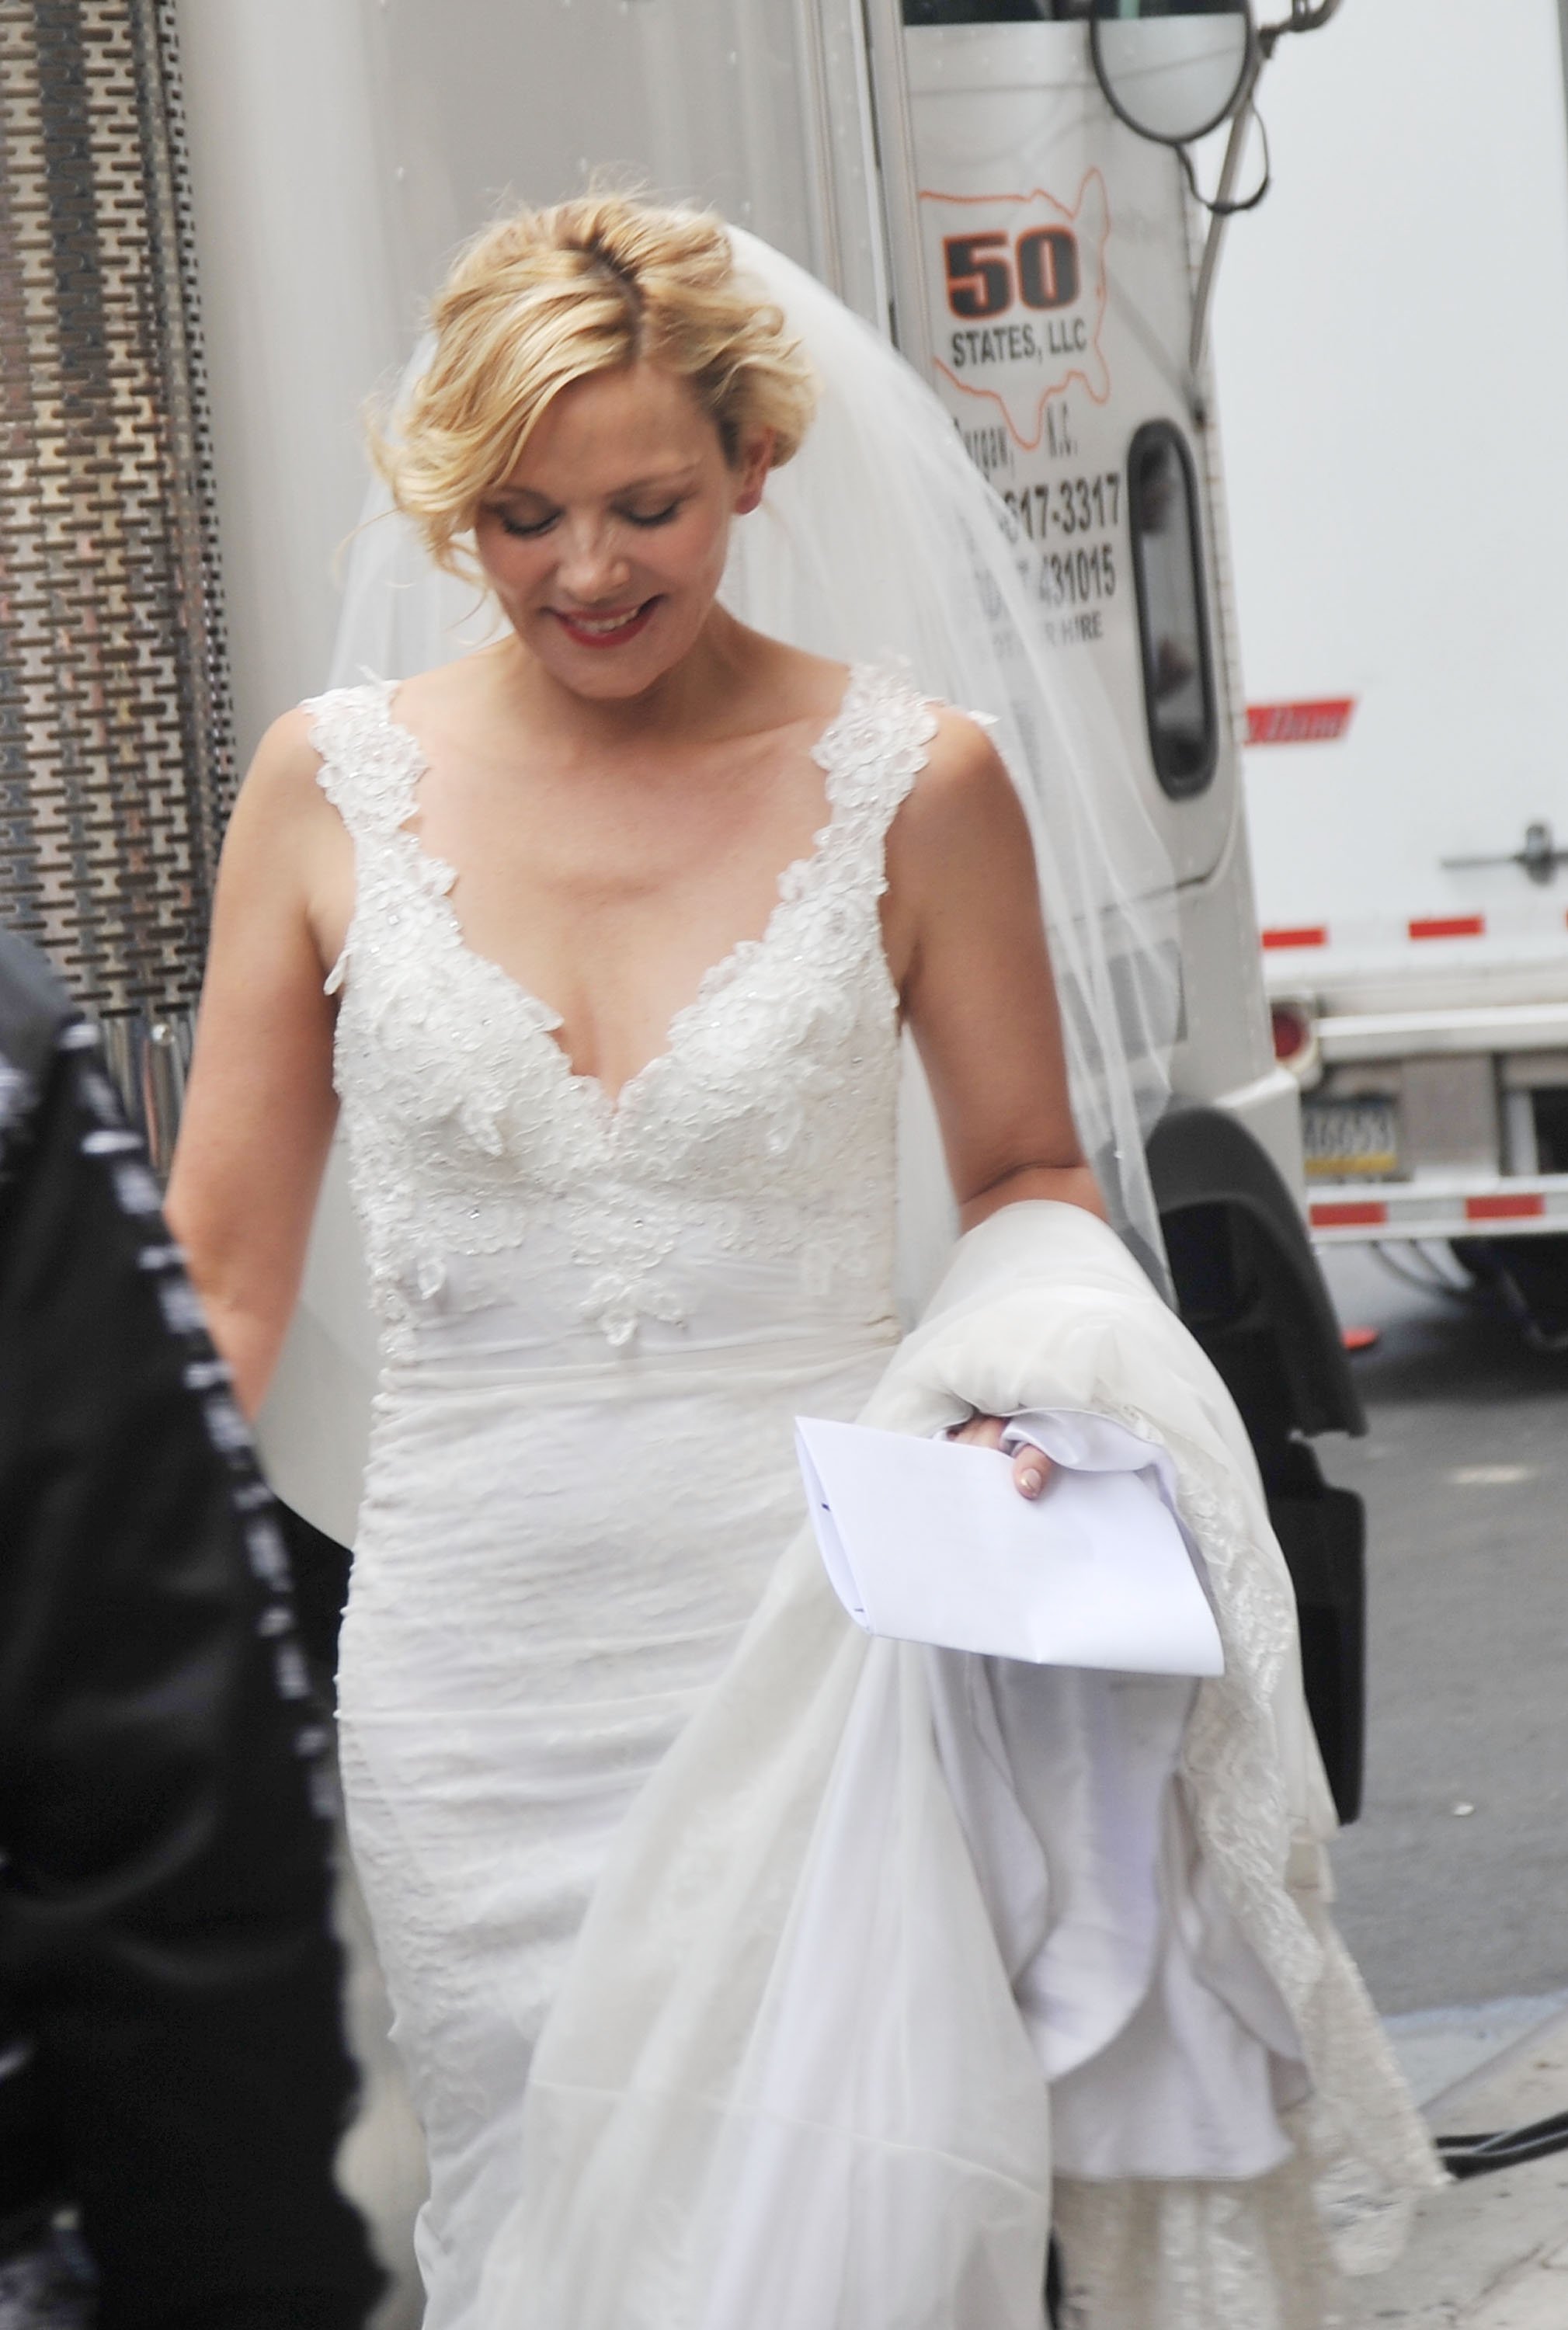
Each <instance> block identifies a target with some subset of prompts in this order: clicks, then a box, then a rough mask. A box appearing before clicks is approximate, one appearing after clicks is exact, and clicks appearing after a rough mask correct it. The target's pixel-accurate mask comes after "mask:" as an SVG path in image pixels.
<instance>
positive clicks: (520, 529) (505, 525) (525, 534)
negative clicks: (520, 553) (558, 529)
mask: <svg viewBox="0 0 1568 2330" xmlns="http://www.w3.org/2000/svg"><path fill="white" fill-rule="evenodd" d="M560 515H561V513H560V511H559V510H552V511H551V513H550V516H548V517H535V518H520V517H512V516H508V514H507V512H506V511H505V510H493V511H492V512H491V516H493V517H494V518H496V521H497V522H498V524H499V526H500V528H501V531H502V533H503V534H514V535H520V536H521V537H522V538H523V540H524V541H525V542H530V541H532V540H533V538H534V535H539V534H548V533H549V531H550V529H551V527H552V526H553V525H554V524H555V521H556V519H557V518H558V517H559V516H560Z"/></svg>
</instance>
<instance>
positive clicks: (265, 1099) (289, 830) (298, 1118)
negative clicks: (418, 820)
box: [168, 713, 353, 1416]
mask: <svg viewBox="0 0 1568 2330" xmlns="http://www.w3.org/2000/svg"><path fill="white" fill-rule="evenodd" d="M352 879H353V875H352V863H351V857H350V848H349V843H348V838H347V836H346V835H345V833H344V831H343V829H342V827H341V825H340V824H339V822H338V819H337V817H336V813H335V810H333V809H332V808H331V807H330V806H329V804H328V803H327V802H326V800H325V799H324V798H323V796H322V794H321V793H320V791H319V790H318V788H317V786H316V754H315V753H314V752H313V751H312V749H311V747H310V744H309V742H308V738H307V729H306V722H305V718H304V715H302V714H299V713H290V714H288V715H287V716H286V717H285V718H284V719H282V720H280V721H279V722H278V723H277V724H276V725H274V726H273V727H272V728H271V729H269V731H268V734H267V735H266V736H265V737H264V738H263V739H262V743H261V746H260V751H259V752H258V753H257V755H256V759H255V761H254V762H253V763H252V766H251V769H250V774H249V775H248V776H247V778H246V780H245V783H244V786H243V788H242V790H241V794H240V799H239V801H238V803H237V804H236V807H235V810H234V815H233V819H232V820H231V825H230V828H229V836H228V839H227V841H226V842H225V844H224V848H223V858H222V867H221V868H220V871H219V876H218V893H217V900H216V905H215V908H214V913H213V941H212V948H211V952H210V953H209V956H208V961H207V978H206V984H205V987H204V989H203V996H202V1010H201V1018H200V1021H199V1023H198V1027H197V1032H196V1051H195V1058H194V1063H193V1066H192V1072H191V1082H190V1088H189V1092H188V1094H187V1096H186V1101H185V1112H184V1122H183V1125H182V1129H181V1133H180V1141H179V1147H178V1150H177V1151H176V1153H175V1167H174V1173H173V1176H172V1178H171V1179H170V1182H169V1190H168V1216H169V1220H170V1222H171V1224H172V1226H173V1228H174V1232H175V1236H176V1237H177V1238H178V1239H179V1241H180V1243H181V1245H182V1246H184V1248H185V1251H186V1254H187V1255H188V1257H189V1262H190V1269H191V1275H192V1277H193V1278H194V1281H195V1283H196V1286H197V1288H198V1290H199V1292H200V1293H201V1295H202V1298H203V1302H204V1304H205V1306H206V1312H207V1318H208V1323H209V1325H210V1327H211V1330H212V1333H213V1340H214V1341H215V1342H216V1344H217V1345H218V1348H219V1350H221V1351H222V1354H223V1356H224V1358H225V1359H227V1360H228V1361H229V1364H230V1366H231V1368H232V1369H233V1371H234V1380H235V1388H236V1391H237V1393H238V1396H239V1398H240V1401H241V1406H242V1407H244V1408H245V1410H246V1411H247V1413H248V1414H250V1415H252V1416H253V1415H254V1414H255V1412H256V1410H257V1408H258V1407H260V1404H261V1401H262V1399H263V1397H265V1395H266V1390H267V1386H268V1383H269V1380H270V1378H271V1374H272V1369H273V1368H274V1366H275V1365H276V1362H277V1359H278V1353H279V1348H280V1347H281V1344H282V1341H283V1336H284V1332H285V1331H286V1329H287V1327H288V1320H289V1315H290V1313H291V1312H292V1311H293V1308H294V1302H295V1298H296V1296H297V1295H298V1291H299V1277H300V1272H301V1270H302V1268H303V1265H304V1260H305V1246H306V1240H307V1237H308V1236H309V1232H310V1222H311V1217H312V1214H313V1212H314V1210H315V1205H316V1191H317V1189H318V1187H319V1185H320V1180H321V1174H322V1169H323V1166H324V1164H325V1162H326V1151H327V1144H328V1142H329V1141H330V1140H331V1137H332V1128H333V1124H334V1122H335V1118H336V1113H337V1102H336V1096H335V1093H334V1091H333V1087H332V1033H333V1024H334V1018H335V1007H334V1006H333V1004H332V1002H331V1001H330V999H328V998H327V997H326V996H325V995H324V994H323V992H322V980H323V961H324V956H325V958H326V960H327V961H330V960H331V957H330V955H329V954H327V953H326V948H327V946H329V945H330V942H331V937H332V934H333V924H334V923H338V924H339V925H341V923H344V922H345V921H346V905H345V901H346V899H347V897H348V896H349V895H351V886H352Z"/></svg>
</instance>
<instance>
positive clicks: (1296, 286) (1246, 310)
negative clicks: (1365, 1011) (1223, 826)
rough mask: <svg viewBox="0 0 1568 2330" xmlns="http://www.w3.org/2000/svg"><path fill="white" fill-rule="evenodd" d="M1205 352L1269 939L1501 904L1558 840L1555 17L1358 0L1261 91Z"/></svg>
mask: <svg viewBox="0 0 1568 2330" xmlns="http://www.w3.org/2000/svg"><path fill="white" fill-rule="evenodd" d="M1261 102H1262V109H1263V112H1264V114H1265V116H1266V118H1267V121H1268V125H1269V131H1270V139H1271V141H1272V145H1273V151H1274V166H1275V185H1274V189H1273V192H1272V193H1271V194H1270V195H1269V197H1268V200H1267V201H1266V203H1265V204H1264V205H1263V207H1262V208H1261V211H1259V212H1258V213H1256V214H1255V215H1254V216H1252V217H1246V218H1241V219H1238V220H1237V221H1236V222H1235V223H1234V224H1233V227H1232V229H1231V232H1230V237H1229V242H1228V247H1227V251H1226V256H1225V262H1224V269H1223V276H1222V279H1221V285H1220V292H1219V299H1218V306H1217V311H1216V317H1215V346H1216V355H1217V360H1218V369H1219V382H1220V391H1221V396H1222V404H1223V423H1224V437H1225V452H1226V469H1227V476H1228V479H1229V486H1230V498H1231V515H1232V523H1233V535H1234V545H1235V564H1236V579H1237V599H1238V605H1239V614H1240V629H1241V640H1242V658H1243V668H1244V672H1245V678H1246V687H1247V693H1248V696H1249V697H1250V698H1251V700H1252V701H1254V702H1257V701H1260V700H1262V701H1276V700H1281V699H1287V700H1288V699H1295V698H1300V697H1311V696H1342V695H1354V696H1358V697H1359V698H1360V709H1359V712H1358V713H1357V715H1356V718H1355V725H1354V727H1353V728H1352V731H1351V734H1350V736H1349V738H1348V739H1347V740H1346V742H1345V743H1344V744H1322V745H1308V746H1285V747H1276V748H1272V749H1268V750H1261V751H1256V752H1254V753H1251V754H1250V755H1249V762H1250V766H1249V770H1248V815H1249V820H1250V824H1251V828H1252V838H1253V848H1254V859H1255V864H1256V868H1257V874H1258V882H1259V890H1260V905H1261V913H1262V917H1263V920H1264V922H1265V923H1296V922H1308V923H1314V922H1317V921H1318V920H1320V919H1323V918H1324V917H1325V916H1327V917H1328V918H1330V919H1332V918H1333V916H1334V915H1335V914H1336V913H1337V912H1338V913H1340V914H1347V913H1365V914H1377V913H1383V912H1389V913H1392V914H1397V915H1403V914H1406V913H1412V914H1415V913H1443V912H1445V911H1446V912H1452V911H1459V910H1465V909H1473V908H1475V907H1485V906H1488V905H1497V904H1498V903H1507V902H1511V901H1513V900H1514V899H1515V898H1516V895H1518V894H1519V893H1520V892H1521V891H1522V890H1523V888H1524V884H1523V879H1522V876H1520V875H1519V874H1518V873H1517V872H1516V870H1514V869H1511V868H1509V869H1504V870H1503V871H1501V872H1499V873H1497V874H1478V875H1459V874H1454V873H1448V872H1444V871H1443V870H1442V869H1441V867H1440V865H1439V862H1438V861H1439V860H1440V858H1441V857H1448V856H1460V855H1464V854H1467V853H1470V852H1473V853H1476V854H1482V853H1485V852H1488V851H1493V850H1497V851H1507V850H1512V849H1516V848H1518V847H1519V846H1520V843H1521V841H1522V839H1523V835H1524V828H1525V822H1526V820H1527V819H1529V818H1532V817H1547V818H1551V819H1554V820H1555V822H1556V824H1557V826H1558V828H1559V829H1560V830H1561V831H1562V832H1563V833H1564V834H1568V654H1565V652H1564V648H1565V642H1568V141H1565V137H1564V128H1563V58H1562V53H1561V50H1560V45H1559V24H1558V16H1557V9H1556V6H1555V5H1554V0H1507V5H1506V6H1499V5H1493V6H1486V7H1478V6H1477V5H1475V0H1346V5H1345V7H1344V9H1343V12H1342V14H1340V15H1339V17H1338V18H1337V19H1336V21H1335V22H1334V23H1333V24H1330V25H1328V26H1327V28H1326V29H1325V30H1324V31H1322V32H1320V33H1315V34H1313V35H1311V36H1309V37H1307V38H1301V39H1293V40H1287V41H1285V42H1283V43H1281V45H1280V50H1279V52H1278V54H1277V57H1276V61H1275V62H1274V64H1273V66H1272V67H1271V69H1270V72H1269V74H1268V76H1267V78H1266V80H1265V81H1264V84H1263V92H1262V99H1261Z"/></svg>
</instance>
